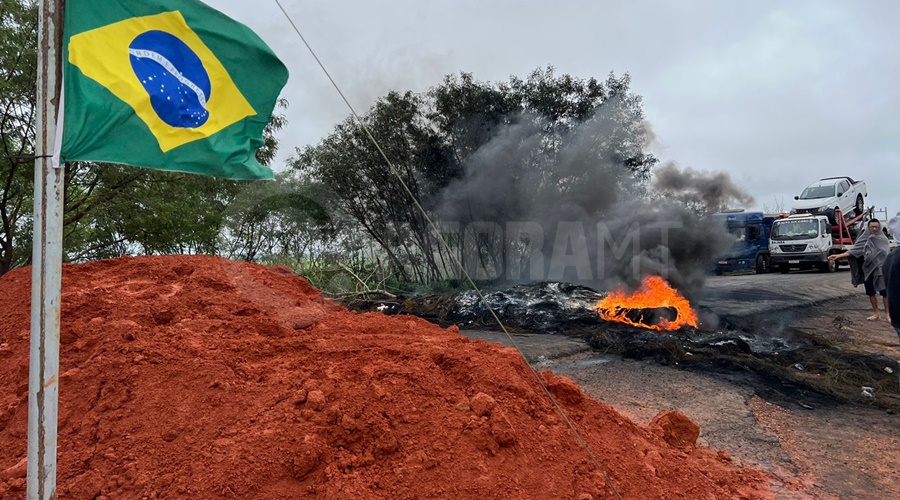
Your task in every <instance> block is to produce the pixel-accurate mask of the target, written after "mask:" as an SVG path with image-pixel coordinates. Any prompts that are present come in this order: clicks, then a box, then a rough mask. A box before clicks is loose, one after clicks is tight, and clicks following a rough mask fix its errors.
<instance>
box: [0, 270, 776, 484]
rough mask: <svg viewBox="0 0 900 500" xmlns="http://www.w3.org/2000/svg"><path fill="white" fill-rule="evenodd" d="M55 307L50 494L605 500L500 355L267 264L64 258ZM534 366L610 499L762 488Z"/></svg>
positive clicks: (1, 453) (15, 469) (4, 384)
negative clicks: (57, 337)
mask: <svg viewBox="0 0 900 500" xmlns="http://www.w3.org/2000/svg"><path fill="white" fill-rule="evenodd" d="M30 278H31V276H30V269H19V270H16V271H13V272H11V273H9V274H7V275H6V276H3V277H2V278H0V497H2V498H19V497H21V496H23V489H24V483H25V467H24V459H25V456H26V449H27V444H26V434H27V408H28V404H27V393H28V390H27V387H28V336H29V302H30V296H31V294H30ZM62 318H63V320H62V331H61V344H62V345H61V370H60V372H61V377H60V389H59V390H60V422H59V474H58V480H57V484H58V492H59V495H60V498H71V499H92V498H116V499H131V498H135V499H142V498H192V499H213V498H215V499H218V498H235V497H237V498H265V499H275V498H300V497H303V496H307V495H315V496H317V497H322V498H333V499H338V498H348V499H359V498H391V499H395V498H473V499H474V498H478V499H481V498H517V499H519V498H535V499H548V498H573V499H581V500H583V499H588V498H591V499H598V498H615V496H614V494H613V492H612V490H611V489H610V488H609V487H608V486H607V485H606V483H605V481H604V479H603V477H602V475H601V474H600V473H599V471H598V470H597V468H596V467H595V466H594V465H593V463H592V461H591V460H590V458H589V456H588V455H587V454H586V453H585V451H584V450H583V449H582V448H581V447H580V446H579V444H578V442H577V441H576V439H575V438H574V437H573V434H572V433H571V431H570V430H569V429H568V427H567V426H566V424H565V422H564V421H563V420H562V419H561V417H560V415H559V414H558V412H557V410H556V409H555V408H554V406H553V405H552V403H551V402H550V400H549V398H547V396H546V395H545V394H544V392H543V390H542V389H541V387H540V386H539V385H538V383H537V382H536V380H535V378H534V376H533V375H532V373H531V372H530V369H529V368H528V366H527V365H526V364H525V363H524V361H523V360H522V359H521V357H520V356H519V355H518V353H516V352H515V351H514V350H511V349H506V348H502V347H500V346H498V345H495V344H488V343H485V342H481V341H477V342H471V341H469V340H467V339H466V338H465V337H462V336H461V335H459V334H458V333H457V332H456V331H453V329H450V330H444V329H441V328H439V327H437V326H435V325H432V324H430V323H427V322H425V321H423V320H420V319H416V318H411V317H388V316H383V315H381V314H355V313H350V312H348V311H347V310H345V309H343V308H340V307H337V306H335V305H333V304H332V303H331V302H330V301H328V300H326V299H323V298H322V295H321V294H320V293H319V292H317V291H316V290H315V289H313V288H312V287H311V286H310V285H309V284H308V283H307V282H306V281H305V280H303V279H302V278H299V277H296V276H292V275H290V273H289V272H285V270H284V269H280V268H266V267H263V266H259V265H254V264H246V263H236V262H230V261H226V260H223V259H219V258H214V257H184V256H171V257H142V258H121V259H115V260H109V261H102V262H94V263H89V264H80V265H67V266H65V267H64V272H63V312H62ZM541 376H542V377H543V379H544V380H545V381H546V382H547V383H548V386H549V388H550V390H551V392H552V393H553V394H555V396H556V397H557V398H558V400H559V402H560V404H561V405H562V407H563V408H564V409H565V411H566V413H567V414H568V415H569V417H570V418H571V420H572V422H573V423H574V425H575V426H576V427H577V428H578V430H579V432H580V433H581V434H582V436H584V437H585V439H586V440H587V443H588V444H589V446H590V449H591V450H592V452H593V454H594V455H595V456H596V457H597V459H598V460H599V462H600V463H601V464H602V467H603V469H604V470H605V471H606V472H607V473H608V474H609V476H610V477H611V479H612V482H613V484H614V485H615V487H616V488H618V490H619V491H621V492H622V494H623V496H624V497H625V498H641V499H644V498H673V499H674V498H691V499H703V498H709V499H713V498H766V497H769V496H771V495H770V494H769V492H768V491H769V488H768V486H769V484H770V478H769V476H767V475H765V474H764V473H761V472H757V471H753V470H747V469H738V468H736V467H734V466H732V465H731V464H729V463H727V460H725V459H723V458H720V456H719V455H717V454H716V453H714V452H712V451H710V450H705V449H701V448H696V447H692V446H687V447H684V448H683V449H677V448H675V447H673V446H672V445H670V444H668V443H667V442H666V441H665V440H664V439H663V438H662V437H661V436H660V435H658V434H657V433H654V432H651V431H650V430H648V429H645V428H642V427H638V426H637V425H635V424H633V423H632V422H631V421H629V420H627V419H625V418H624V417H622V416H621V415H619V414H618V413H617V412H616V411H615V410H613V409H612V408H610V407H608V406H606V405H604V404H602V403H599V402H597V401H594V400H592V399H590V398H589V397H588V396H586V395H584V394H583V393H582V392H581V390H580V388H579V387H578V386H577V385H576V384H575V383H574V382H572V381H571V380H569V379H566V378H564V377H560V376H556V375H554V374H552V373H550V372H544V373H543V374H541ZM679 425H681V426H684V425H685V422H680V424H679ZM687 427H690V426H689V425H688V426H687ZM679 444H680V445H682V446H684V445H686V444H687V443H679ZM721 456H726V457H727V455H725V454H723V455H721Z"/></svg>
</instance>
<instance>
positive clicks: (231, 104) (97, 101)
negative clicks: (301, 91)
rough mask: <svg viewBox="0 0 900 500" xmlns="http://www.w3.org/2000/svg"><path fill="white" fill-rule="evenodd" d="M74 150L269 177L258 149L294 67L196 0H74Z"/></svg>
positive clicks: (70, 147)
mask: <svg viewBox="0 0 900 500" xmlns="http://www.w3.org/2000/svg"><path fill="white" fill-rule="evenodd" d="M63 71H64V86H65V87H64V102H63V108H64V109H63V112H64V115H63V140H62V147H61V151H60V156H61V159H62V160H64V161H97V162H109V163H120V164H126V165H133V166H138V167H147V168H154V169H161V170H172V171H178V172H188V173H194V174H201V175H212V176H217V177H226V178H231V179H268V178H272V171H271V170H269V169H268V168H266V167H264V166H262V165H260V164H259V163H258V162H257V161H256V159H255V152H256V150H257V149H259V148H260V147H261V146H262V145H263V139H262V132H263V129H264V128H265V126H266V124H267V123H268V121H269V118H270V116H271V114H272V110H273V109H274V107H275V103H276V100H277V98H278V94H279V93H280V92H281V89H282V88H283V87H284V85H285V83H286V82H287V77H288V72H287V69H286V68H285V67H284V65H283V64H282V63H281V61H279V60H278V58H277V57H276V56H275V54H274V53H273V52H272V51H271V50H270V49H269V47H267V46H266V44H265V43H264V42H263V41H262V40H261V39H260V38H259V37H258V36H257V35H256V34H255V33H253V32H252V31H251V30H250V29H249V28H247V27H246V26H244V25H242V24H240V23H238V22H236V21H234V20H232V19H230V18H228V17H227V16H225V15H223V14H222V13H220V12H218V11H216V10H214V9H212V8H210V7H208V6H206V5H204V4H203V3H201V2H198V1H195V0H180V1H165V0H142V1H134V0H67V2H66V19H65V46H64V52H63Z"/></svg>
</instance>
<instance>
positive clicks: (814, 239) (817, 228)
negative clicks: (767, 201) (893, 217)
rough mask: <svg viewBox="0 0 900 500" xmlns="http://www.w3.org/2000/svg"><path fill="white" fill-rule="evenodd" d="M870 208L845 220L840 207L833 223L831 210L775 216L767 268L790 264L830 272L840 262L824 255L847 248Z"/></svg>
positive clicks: (785, 267) (786, 270)
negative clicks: (825, 213)
mask: <svg viewBox="0 0 900 500" xmlns="http://www.w3.org/2000/svg"><path fill="white" fill-rule="evenodd" d="M870 213H871V209H870V210H864V211H862V212H861V213H859V214H858V215H857V216H856V217H854V218H853V219H851V220H846V219H845V218H844V216H843V214H842V213H841V211H840V210H838V211H837V212H836V218H837V223H836V224H832V223H831V220H830V219H831V217H830V215H831V214H828V215H813V214H794V215H790V216H787V217H782V218H779V219H776V220H775V221H774V222H773V223H772V232H771V235H770V237H769V263H770V269H772V270H776V269H777V270H779V271H781V272H782V273H789V272H790V271H791V269H792V268H799V269H812V268H817V269H819V270H820V271H822V272H828V273H833V272H834V271H836V270H837V268H838V266H839V265H840V264H841V262H838V261H829V260H828V256H829V255H831V254H835V253H842V252H844V251H845V250H847V249H849V248H850V247H851V246H852V245H853V242H854V241H855V240H856V236H857V235H858V234H860V233H861V232H862V231H864V230H865V224H866V222H867V221H868V220H869V219H870Z"/></svg>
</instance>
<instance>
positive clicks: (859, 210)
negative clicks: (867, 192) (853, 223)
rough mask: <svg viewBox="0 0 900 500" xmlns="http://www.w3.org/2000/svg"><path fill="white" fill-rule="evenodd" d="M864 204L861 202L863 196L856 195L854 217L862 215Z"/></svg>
mask: <svg viewBox="0 0 900 500" xmlns="http://www.w3.org/2000/svg"><path fill="white" fill-rule="evenodd" d="M865 209H866V207H865V202H864V201H863V196H862V195H861V194H858V195H856V215H862V213H863V210H865Z"/></svg>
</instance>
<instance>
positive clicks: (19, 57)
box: [0, 0, 38, 276]
mask: <svg viewBox="0 0 900 500" xmlns="http://www.w3.org/2000/svg"><path fill="white" fill-rule="evenodd" d="M37 19H38V16H37V6H36V4H35V3H34V2H30V1H29V2H23V1H21V0H0V147H2V148H3V149H2V151H0V276H2V275H3V274H4V273H6V272H7V271H9V270H10V269H11V268H13V267H16V266H18V265H21V264H22V262H23V261H24V260H25V256H24V255H23V249H24V248H27V246H25V245H23V243H22V239H21V238H17V234H20V233H23V232H24V233H26V234H27V233H29V232H30V230H29V227H30V212H31V207H32V203H31V200H32V193H33V191H34V188H33V185H34V158H33V155H34V149H33V148H34V124H33V122H34V109H35V107H34V104H35V88H36V74H37ZM25 253H26V254H27V252H25Z"/></svg>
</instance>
